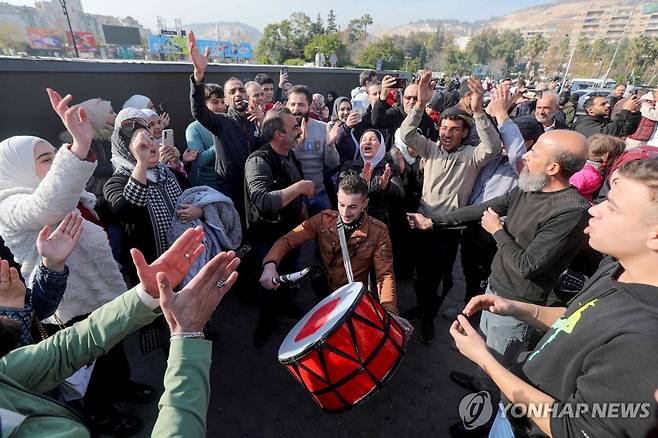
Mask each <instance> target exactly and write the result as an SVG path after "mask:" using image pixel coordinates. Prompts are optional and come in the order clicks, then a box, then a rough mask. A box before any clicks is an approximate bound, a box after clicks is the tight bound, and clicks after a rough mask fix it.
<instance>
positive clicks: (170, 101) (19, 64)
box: [0, 58, 360, 148]
mask: <svg viewBox="0 0 658 438" xmlns="http://www.w3.org/2000/svg"><path fill="white" fill-rule="evenodd" d="M260 72H265V73H269V74H271V75H272V78H273V79H274V81H275V83H278V80H279V67H277V66H260V65H227V64H217V65H210V66H209V68H208V72H207V74H206V82H216V83H219V84H220V85H223V83H224V81H225V80H226V79H228V78H229V77H231V76H237V77H238V78H240V79H243V80H245V81H246V80H251V79H253V77H254V76H255V75H256V74H257V73H260ZM191 73H192V65H191V64H189V63H159V62H113V61H105V62H99V61H83V60H80V61H72V60H43V59H42V60H33V59H17V58H0V90H1V92H0V95H1V96H2V105H0V140H2V139H5V138H7V137H10V136H12V135H34V136H38V137H42V138H44V139H46V140H48V141H50V142H51V143H53V144H57V143H59V140H58V136H59V134H60V133H61V132H62V131H63V130H64V126H63V125H62V123H61V121H60V120H59V118H58V117H57V115H56V114H55V112H54V111H53V110H52V108H51V107H50V102H49V100H48V96H47V94H46V87H49V88H52V89H54V90H57V91H59V92H60V93H61V94H62V96H64V95H65V94H67V93H70V94H71V95H73V99H74V102H82V101H84V100H87V99H91V98H95V97H101V98H103V99H107V100H110V101H111V102H112V106H113V107H114V110H115V111H116V112H119V110H121V107H122V105H123V102H124V101H125V100H126V99H128V98H129V97H130V96H131V95H133V94H143V95H145V96H148V97H149V98H151V100H152V101H153V103H154V104H155V105H156V106H157V105H158V104H160V103H162V104H163V105H164V107H165V109H166V111H168V112H169V113H170V115H171V125H170V128H172V129H174V134H175V139H176V145H177V146H178V147H179V148H184V147H185V128H186V127H187V125H188V124H189V123H190V122H191V121H192V120H193V119H192V116H191V114H190V103H189V91H190V90H189V76H190V74H191ZM359 73H360V70H352V69H331V68H303V67H289V68H288V76H289V79H290V81H291V82H292V83H293V84H306V85H309V86H310V87H311V88H312V89H313V91H314V92H318V93H322V94H325V93H326V92H327V91H330V90H331V91H336V92H338V94H339V95H345V96H349V93H350V90H352V89H353V88H354V87H356V86H357V85H358V74H359Z"/></svg>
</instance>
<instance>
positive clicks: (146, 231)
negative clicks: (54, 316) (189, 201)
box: [103, 169, 190, 282]
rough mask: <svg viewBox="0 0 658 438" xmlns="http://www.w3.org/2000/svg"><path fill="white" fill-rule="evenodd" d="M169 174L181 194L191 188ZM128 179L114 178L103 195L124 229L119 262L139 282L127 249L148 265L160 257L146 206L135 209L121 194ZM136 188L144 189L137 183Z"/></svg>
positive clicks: (175, 173)
mask: <svg viewBox="0 0 658 438" xmlns="http://www.w3.org/2000/svg"><path fill="white" fill-rule="evenodd" d="M170 172H171V173H173V174H174V176H175V177H176V180H177V181H178V185H179V186H180V188H181V192H182V191H185V189H188V188H190V183H189V181H188V180H187V178H185V176H183V175H182V174H180V173H178V172H176V171H175V170H171V169H170ZM130 179H132V177H128V176H125V175H122V174H115V175H114V176H113V177H112V178H110V179H109V180H108V181H107V183H105V188H104V190H103V191H104V193H105V199H107V202H108V203H109V205H110V208H111V210H112V212H113V213H114V214H116V215H117V216H118V217H119V218H120V220H121V225H122V228H123V237H124V242H126V244H125V245H124V246H123V248H122V250H121V251H122V252H121V254H120V256H119V262H120V263H121V265H122V266H123V267H124V269H126V271H127V272H126V273H127V274H128V276H129V277H130V279H131V280H133V281H137V282H138V281H139V280H138V278H137V275H136V271H135V267H134V264H133V262H132V258H131V256H130V248H138V249H139V250H140V251H141V252H142V253H143V254H144V257H145V258H146V261H147V262H148V263H151V262H153V260H155V259H156V258H157V257H158V256H159V255H160V254H158V251H157V245H156V242H155V235H154V230H153V224H152V222H151V216H150V214H149V207H148V205H147V204H144V205H137V204H135V203H134V202H131V200H130V198H129V197H126V196H125V194H124V190H125V188H126V184H128V181H129V180H130ZM137 184H139V185H140V186H143V185H142V184H140V183H137ZM148 184H149V185H150V184H151V182H150V181H149V182H148ZM171 202H172V203H173V205H175V204H176V199H173V200H171Z"/></svg>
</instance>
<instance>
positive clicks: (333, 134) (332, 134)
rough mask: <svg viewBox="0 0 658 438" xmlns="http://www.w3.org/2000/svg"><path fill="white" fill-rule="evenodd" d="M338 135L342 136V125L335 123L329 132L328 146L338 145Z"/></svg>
mask: <svg viewBox="0 0 658 438" xmlns="http://www.w3.org/2000/svg"><path fill="white" fill-rule="evenodd" d="M338 134H340V123H339V122H336V123H334V126H332V127H331V129H330V130H329V135H328V136H327V144H328V145H330V144H336V139H337V138H338Z"/></svg>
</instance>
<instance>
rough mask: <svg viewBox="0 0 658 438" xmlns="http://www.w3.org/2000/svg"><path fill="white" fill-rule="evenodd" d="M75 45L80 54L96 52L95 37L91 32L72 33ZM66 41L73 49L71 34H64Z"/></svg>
mask: <svg viewBox="0 0 658 438" xmlns="http://www.w3.org/2000/svg"><path fill="white" fill-rule="evenodd" d="M74 34H75V44H76V45H77V46H78V51H79V52H80V53H89V52H95V51H96V37H95V36H94V34H93V33H91V32H74ZM66 40H67V41H68V43H69V46H71V47H73V39H72V38H71V32H66Z"/></svg>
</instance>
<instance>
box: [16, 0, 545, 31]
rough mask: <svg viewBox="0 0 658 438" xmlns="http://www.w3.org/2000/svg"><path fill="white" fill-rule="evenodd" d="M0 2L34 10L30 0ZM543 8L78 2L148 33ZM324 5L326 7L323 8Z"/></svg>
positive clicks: (362, 1) (292, 0)
mask: <svg viewBox="0 0 658 438" xmlns="http://www.w3.org/2000/svg"><path fill="white" fill-rule="evenodd" d="M4 1H8V2H9V3H11V4H16V5H28V6H34V0H4ZM313 3H315V4H313ZM542 3H547V0H459V1H445V0H436V1H432V0H402V1H400V0H384V1H382V0H378V1H376V0H357V1H355V0H333V1H326V2H325V1H323V2H313V1H308V0H286V1H283V0H258V1H257V0H141V1H135V0H82V6H83V8H84V10H85V12H89V13H92V14H104V15H115V16H128V15H129V16H131V17H133V18H136V19H137V20H139V22H140V23H141V24H142V25H143V26H145V27H147V28H150V29H154V28H155V17H156V16H158V15H159V16H162V17H164V18H165V20H166V21H167V25H168V27H173V24H174V19H176V18H180V19H182V20H183V23H204V22H213V21H240V22H243V23H246V24H249V25H251V26H254V27H257V28H258V29H260V30H261V31H262V30H263V28H264V27H265V25H266V24H268V23H272V22H277V21H281V20H282V19H284V18H286V17H287V16H288V15H290V13H291V12H295V11H302V12H305V13H306V14H307V15H309V16H311V17H313V18H314V17H315V16H316V15H317V13H318V12H320V13H321V14H322V16H323V18H326V14H327V12H328V11H329V9H333V10H334V12H335V14H336V16H337V21H338V24H339V25H341V26H344V25H345V24H346V23H347V22H349V21H350V20H351V19H352V18H354V17H359V16H361V15H363V14H366V13H368V14H370V15H371V16H372V17H373V21H374V25H375V27H376V28H377V27H389V26H397V25H403V24H407V23H409V22H410V21H417V20H421V19H440V18H443V19H459V20H464V21H474V20H480V19H487V18H491V17H497V16H501V15H505V14H506V13H509V12H513V11H515V10H518V9H521V8H522V7H525V6H532V5H538V4H542ZM325 4H326V5H330V6H326V7H325V6H324V5H325ZM384 5H385V6H384Z"/></svg>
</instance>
